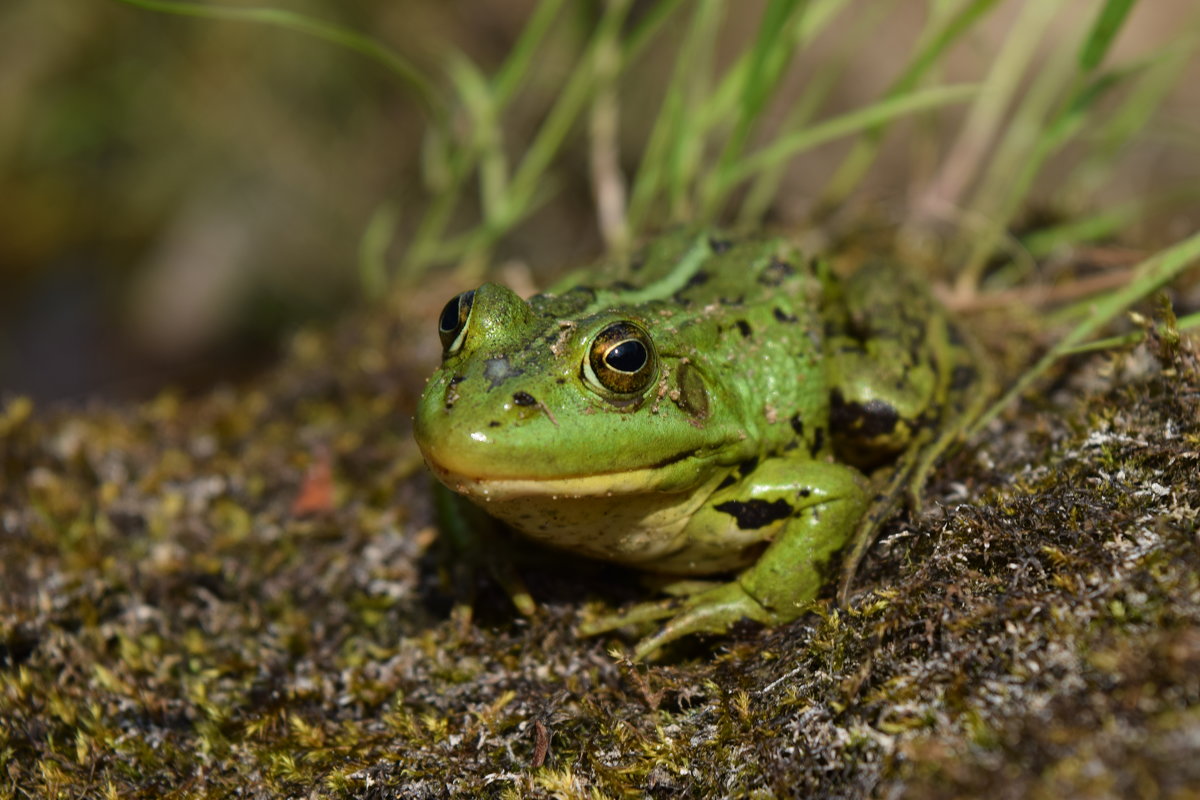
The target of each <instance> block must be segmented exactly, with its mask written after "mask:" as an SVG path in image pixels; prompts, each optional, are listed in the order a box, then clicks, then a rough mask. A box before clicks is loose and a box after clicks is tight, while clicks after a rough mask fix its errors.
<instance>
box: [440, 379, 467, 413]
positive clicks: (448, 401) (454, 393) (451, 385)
mask: <svg viewBox="0 0 1200 800" xmlns="http://www.w3.org/2000/svg"><path fill="white" fill-rule="evenodd" d="M466 379H467V376H466V375H455V376H454V377H453V378H451V379H450V380H449V382H447V383H446V394H445V396H444V397H443V400H444V403H445V406H446V410H447V411H449V410H450V409H452V408H454V404H455V403H456V402H458V398H459V394H458V385H459V384H460V383H462V382H463V381H465V380H466Z"/></svg>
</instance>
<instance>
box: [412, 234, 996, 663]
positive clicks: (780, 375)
mask: <svg viewBox="0 0 1200 800" xmlns="http://www.w3.org/2000/svg"><path fill="white" fill-rule="evenodd" d="M623 278H624V279H623V280H619V281H615V282H609V283H606V284H597V285H594V286H583V285H579V286H572V287H571V288H569V289H565V290H562V291H551V292H547V293H545V294H539V295H537V296H535V297H532V298H530V299H529V300H523V299H522V298H521V297H519V296H518V295H517V294H515V293H514V292H512V291H510V290H509V289H507V288H505V287H504V286H500V285H497V284H494V283H485V284H484V285H482V286H480V287H479V288H477V289H474V290H472V291H468V292H463V293H462V294H459V295H458V296H456V297H454V298H453V299H451V300H450V302H449V303H447V304H446V306H445V308H444V309H443V310H442V313H441V316H440V319H439V322H438V332H439V334H440V336H441V341H442V347H443V351H442V365H441V367H440V368H439V369H438V370H437V372H436V373H435V374H434V375H433V377H432V378H431V379H430V381H429V384H428V386H427V387H426V389H425V392H424V395H423V396H422V398H421V400H420V404H419V407H418V409H417V414H416V419H415V431H416V438H417V442H418V444H419V446H420V449H421V452H422V453H423V455H424V457H425V460H426V462H427V463H428V465H429V467H430V468H431V469H432V471H433V473H434V474H435V475H436V476H437V478H438V479H439V480H440V481H441V482H442V483H444V484H445V485H446V486H447V487H449V488H450V489H452V490H453V491H455V492H458V493H460V494H462V495H464V496H466V497H467V498H468V499H470V500H471V501H473V502H474V503H475V504H477V505H479V506H481V507H482V508H483V509H485V510H486V512H487V513H488V514H489V515H491V516H493V517H496V518H498V519H500V520H502V521H503V522H505V523H507V524H508V525H509V526H510V527H512V528H514V529H516V530H517V531H520V532H521V533H523V534H525V535H527V536H530V537H532V538H534V539H536V540H538V541H540V542H543V543H546V544H548V545H552V546H553V547H556V548H563V549H566V550H570V551H573V552H576V553H580V554H583V555H586V556H590V557H593V558H597V559H603V560H606V561H611V562H616V563H619V564H624V565H627V566H631V567H635V568H638V569H641V570H646V571H651V572H655V573H662V574H664V575H669V576H678V577H679V578H680V579H681V581H680V585H684V584H685V583H686V584H687V585H695V584H697V583H698V581H696V580H695V579H696V577H698V576H714V575H722V574H729V575H733V578H732V580H729V581H727V582H720V583H715V584H713V583H708V584H706V585H704V588H701V589H698V590H695V591H693V592H692V593H691V594H688V595H686V596H685V597H682V598H678V597H676V598H672V599H668V600H665V601H661V602H649V603H644V604H641V605H637V606H634V607H633V608H632V609H630V610H628V611H626V612H625V613H621V614H616V615H613V616H610V617H606V618H603V619H600V620H597V621H594V622H592V623H591V624H589V625H585V626H583V628H582V629H581V632H582V633H584V634H595V633H599V632H601V631H606V630H611V629H615V628H618V627H621V626H624V625H627V624H632V623H645V622H647V621H657V620H666V621H665V623H664V624H662V625H661V627H660V628H659V630H658V632H657V633H656V634H654V635H652V636H650V637H649V638H647V639H645V640H643V641H642V642H641V643H640V644H639V646H638V647H637V649H636V651H635V657H637V658H644V657H646V656H648V655H651V654H653V653H654V652H655V651H657V650H658V649H659V648H661V647H662V646H663V645H664V644H666V643H667V642H670V641H673V640H676V639H679V638H681V637H684V636H688V635H692V634H698V633H723V632H725V631H727V630H728V628H729V627H730V625H732V624H733V623H735V622H737V621H739V620H741V619H751V620H756V621H758V622H761V623H764V624H766V625H772V624H777V623H782V622H786V621H789V620H792V619H795V618H797V617H798V616H800V615H801V614H802V613H803V612H804V611H805V610H806V609H807V608H808V607H809V606H810V605H811V604H812V602H813V601H814V598H815V597H816V596H817V593H818V591H819V590H820V589H821V587H822V586H823V585H824V584H825V583H826V582H827V580H828V578H829V577H830V573H831V572H832V570H833V565H834V564H835V562H836V561H837V560H838V559H837V557H838V556H839V554H841V553H842V551H843V550H845V549H846V548H847V546H848V545H849V546H850V554H849V555H848V556H845V557H844V558H843V559H842V560H843V561H844V562H845V565H844V573H843V574H844V579H843V593H844V592H845V589H846V587H847V586H848V580H849V577H850V576H852V574H853V569H854V566H855V565H856V564H857V562H858V561H859V559H860V558H861V556H862V554H863V552H864V551H865V549H866V548H867V547H868V546H869V545H870V543H871V540H872V538H873V535H874V533H875V531H876V530H877V528H878V527H879V525H880V524H881V523H882V522H883V521H885V520H886V519H887V517H888V516H889V515H890V514H891V513H893V512H894V510H895V509H896V508H897V506H898V505H899V502H900V501H901V499H902V496H903V495H904V493H905V492H906V491H907V492H908V493H909V494H910V496H911V497H912V498H913V499H914V500H915V498H916V496H917V493H918V492H919V490H920V488H921V485H922V483H923V481H924V478H925V476H926V474H927V473H928V471H929V469H930V467H931V465H932V464H933V462H934V460H935V459H936V457H937V456H938V454H939V453H941V452H942V451H943V450H944V449H945V448H946V446H947V445H948V444H950V443H951V442H952V441H953V440H954V439H955V438H956V436H957V435H958V434H959V433H960V432H961V430H962V427H963V425H962V422H963V421H964V420H965V419H967V418H968V417H969V416H970V413H971V411H972V409H977V408H978V405H979V402H980V398H982V397H983V396H984V395H983V392H981V391H980V382H981V372H982V371H981V370H980V369H979V368H978V366H977V362H978V359H977V358H976V357H975V356H974V355H973V352H972V350H971V349H970V348H969V347H967V346H966V345H965V344H964V342H963V339H962V337H961V336H960V335H959V333H958V332H957V331H956V329H955V328H954V327H953V326H952V325H951V324H950V322H949V321H948V319H947V317H946V315H945V313H944V312H943V311H942V309H941V308H940V307H939V306H938V305H937V303H936V302H935V301H934V300H933V299H932V298H931V296H930V294H929V293H928V291H927V290H926V288H925V287H924V286H923V285H922V284H921V283H919V282H918V281H916V280H914V279H913V278H911V277H910V276H909V275H907V274H906V273H905V272H904V271H903V270H902V269H900V268H899V267H897V266H894V265H887V264H879V265H873V266H868V267H865V268H862V269H860V270H859V271H857V272H856V273H855V274H854V275H853V276H851V277H850V278H849V279H841V278H839V277H837V276H836V275H834V273H833V272H832V270H831V269H830V267H829V265H828V264H827V262H825V261H824V260H821V259H817V258H806V257H805V256H804V255H803V254H802V253H800V252H798V251H797V249H796V248H795V247H794V246H793V245H791V244H790V243H789V242H788V241H786V240H785V239H780V238H766V237H753V238H734V237H731V236H728V235H726V234H725V233H722V232H720V231H716V230H697V229H685V230H680V231H677V232H675V233H672V234H668V235H664V236H662V237H661V238H658V239H655V240H653V241H651V242H650V243H649V244H648V245H647V246H646V247H645V248H644V249H643V250H642V251H641V252H640V253H639V254H637V255H635V256H634V257H633V258H632V259H631V260H630V261H629V263H628V264H627V265H625V269H624V275H623ZM868 476H870V477H868ZM689 578H690V579H691V580H686V579H689Z"/></svg>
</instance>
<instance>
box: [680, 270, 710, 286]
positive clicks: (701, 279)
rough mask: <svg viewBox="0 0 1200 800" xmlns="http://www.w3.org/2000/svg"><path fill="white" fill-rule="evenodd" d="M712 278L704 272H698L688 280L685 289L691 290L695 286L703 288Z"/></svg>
mask: <svg viewBox="0 0 1200 800" xmlns="http://www.w3.org/2000/svg"><path fill="white" fill-rule="evenodd" d="M711 277H712V276H711V275H709V274H708V273H707V272H705V271H704V270H702V269H701V270H697V271H696V274H695V275H693V276H692V277H690V278H688V281H687V283H685V284H684V288H687V289H691V288H692V287H694V286H703V285H704V284H706V283H708V279H709V278H711Z"/></svg>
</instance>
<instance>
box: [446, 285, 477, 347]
mask: <svg viewBox="0 0 1200 800" xmlns="http://www.w3.org/2000/svg"><path fill="white" fill-rule="evenodd" d="M474 302H475V290H474V289H472V290H471V291H469V292H463V293H462V294H460V295H456V296H455V297H453V298H451V300H450V302H449V303H446V306H445V307H444V308H443V309H442V315H441V316H440V317H438V336H440V337H441V338H442V355H444V356H448V355H452V354H454V353H456V352H458V349H459V348H460V347H462V343H463V338H464V336H465V334H466V331H467V320H468V319H469V318H470V316H471V304H472V303H474Z"/></svg>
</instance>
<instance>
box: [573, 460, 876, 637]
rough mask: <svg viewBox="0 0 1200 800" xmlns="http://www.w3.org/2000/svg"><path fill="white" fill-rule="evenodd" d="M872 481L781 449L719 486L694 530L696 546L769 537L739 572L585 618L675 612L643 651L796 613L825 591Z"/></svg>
mask: <svg viewBox="0 0 1200 800" xmlns="http://www.w3.org/2000/svg"><path fill="white" fill-rule="evenodd" d="M867 500H868V493H867V482H866V479H865V478H864V477H863V475H862V474H861V473H859V472H858V471H857V470H855V469H853V468H852V467H848V466H845V465H843V464H835V463H825V462H820V461H811V460H808V459H801V458H795V459H793V458H787V457H779V458H772V459H769V460H767V461H765V462H763V463H762V464H761V465H760V466H758V467H757V468H756V469H755V470H754V471H753V472H752V473H751V474H749V475H747V476H745V477H744V478H743V480H742V481H741V482H739V483H738V484H736V485H734V486H731V487H729V488H727V489H724V490H719V491H718V492H716V493H715V494H714V495H713V497H712V498H711V499H710V501H709V502H708V503H706V504H705V505H704V506H703V507H702V508H701V509H700V510H699V511H697V513H696V514H695V515H694V516H693V517H692V519H691V521H690V522H689V523H688V526H687V528H686V533H687V536H688V539H689V542H690V543H691V546H693V547H696V548H697V549H698V550H699V551H701V552H702V551H703V550H704V549H705V547H706V545H707V544H708V543H710V542H711V543H713V546H714V547H715V546H717V545H719V544H720V543H722V542H729V541H735V540H739V539H740V540H743V541H747V542H767V543H768V544H767V547H766V550H764V551H763V553H762V555H761V556H760V557H759V558H758V560H757V561H756V562H755V563H754V564H753V565H751V566H750V567H747V568H746V569H745V570H743V571H742V572H741V573H740V574H739V575H738V576H737V578H736V579H734V580H733V581H730V582H729V583H725V584H722V585H719V586H716V587H715V588H711V589H707V590H704V591H701V592H699V593H698V594H695V595H692V596H690V597H687V598H685V599H683V600H682V601H680V600H670V601H667V602H663V603H645V604H642V605H639V606H635V607H634V608H632V609H630V610H628V611H627V612H624V613H622V614H618V615H614V616H612V617H607V618H604V619H601V620H597V621H595V622H593V623H591V624H589V625H585V626H581V628H580V633H581V634H582V635H592V634H596V633H601V632H603V631H607V630H612V629H614V628H618V627H621V626H624V625H628V624H634V623H640V622H646V621H651V620H656V619H663V618H666V617H671V619H670V621H668V622H667V623H666V624H665V625H664V626H663V628H662V630H660V631H659V632H658V633H657V634H655V635H654V636H651V637H649V638H647V639H645V640H643V641H642V642H640V643H639V644H638V647H637V649H636V650H635V653H634V655H635V658H638V659H641V658H645V657H646V656H648V655H650V654H652V653H654V652H655V651H656V650H658V649H659V648H660V647H662V646H663V645H664V644H666V643H667V642H671V641H674V640H676V639H680V638H682V637H684V636H689V635H691V634H694V633H723V632H725V631H726V630H728V629H729V627H730V626H731V625H733V624H734V623H735V622H737V621H739V620H741V619H743V618H746V619H752V620H755V621H757V622H762V623H764V624H768V625H771V624H778V623H781V622H787V621H789V620H793V619H795V618H796V617H798V616H800V614H801V613H803V611H804V609H805V608H807V607H808V605H809V604H810V603H811V602H812V600H813V598H814V597H816V594H817V592H818V591H819V590H820V588H821V585H822V584H823V583H824V582H825V579H826V577H827V569H826V566H827V564H828V563H829V560H830V558H832V557H833V556H834V555H835V554H836V553H837V552H838V551H839V550H840V549H841V548H842V547H843V546H844V545H845V544H846V542H847V541H848V540H849V539H850V538H851V536H852V535H853V533H854V531H855V529H856V528H857V526H858V523H859V520H860V518H861V517H862V515H863V513H864V511H865V509H866V507H867Z"/></svg>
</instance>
